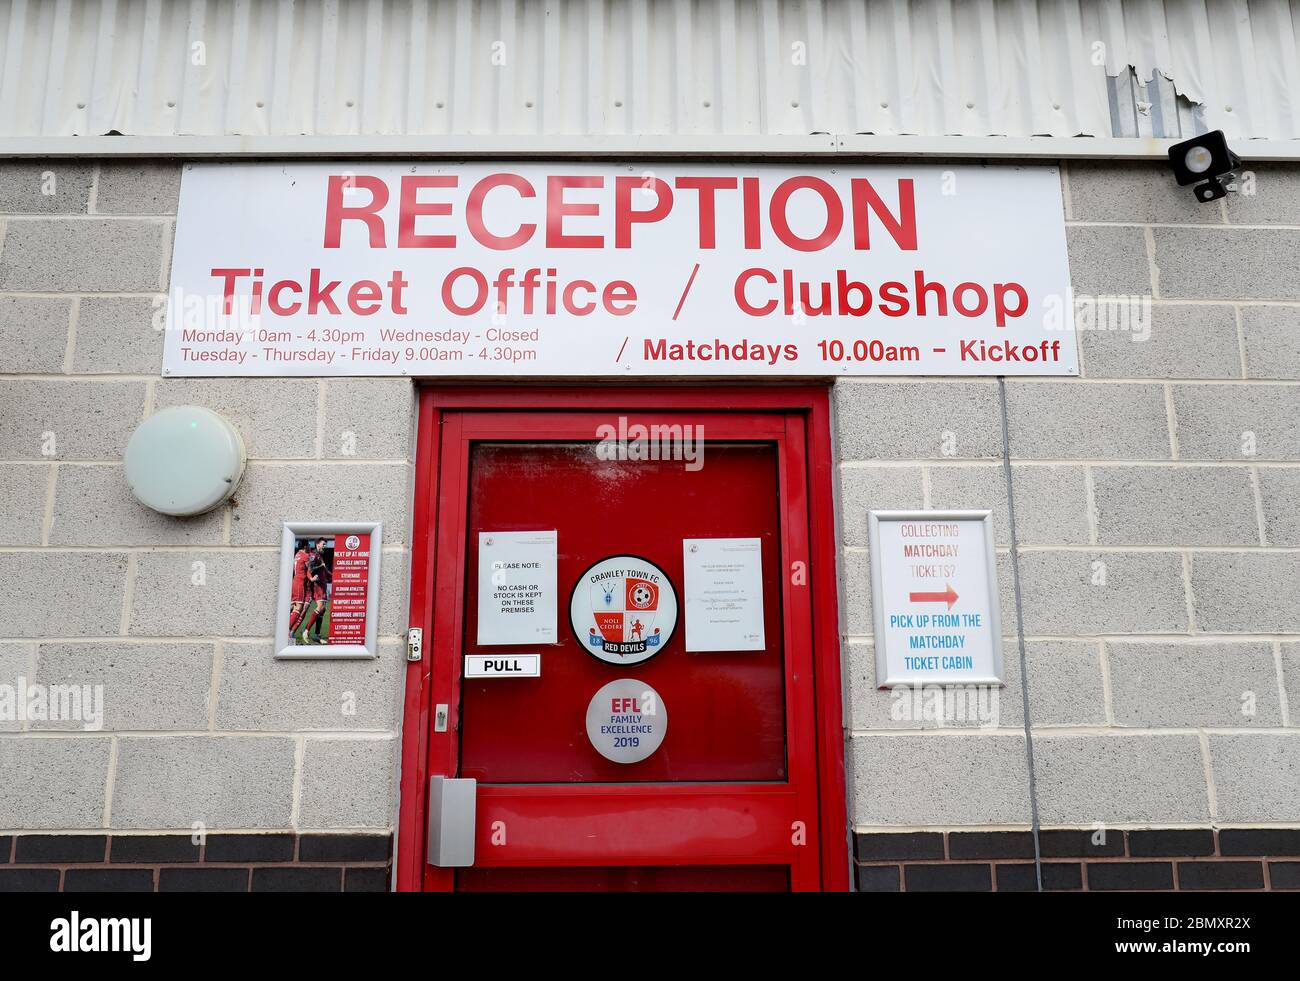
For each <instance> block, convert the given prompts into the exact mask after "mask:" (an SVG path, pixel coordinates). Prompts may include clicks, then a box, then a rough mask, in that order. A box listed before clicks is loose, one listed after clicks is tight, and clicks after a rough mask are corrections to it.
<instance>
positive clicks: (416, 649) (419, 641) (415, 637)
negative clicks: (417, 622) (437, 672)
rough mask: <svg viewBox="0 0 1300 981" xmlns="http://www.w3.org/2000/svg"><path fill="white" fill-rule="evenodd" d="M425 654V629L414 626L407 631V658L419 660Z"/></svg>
mask: <svg viewBox="0 0 1300 981" xmlns="http://www.w3.org/2000/svg"><path fill="white" fill-rule="evenodd" d="M423 656H424V631H423V630H421V629H420V628H419V627H412V628H411V629H410V630H408V631H407V632H406V659H407V660H408V661H418V660H420V658H421V657H423Z"/></svg>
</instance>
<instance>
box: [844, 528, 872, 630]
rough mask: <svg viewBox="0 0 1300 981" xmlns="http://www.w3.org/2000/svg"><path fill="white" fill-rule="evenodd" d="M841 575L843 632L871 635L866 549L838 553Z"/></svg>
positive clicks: (869, 585)
mask: <svg viewBox="0 0 1300 981" xmlns="http://www.w3.org/2000/svg"><path fill="white" fill-rule="evenodd" d="M840 574H841V576H843V580H842V585H841V588H840V601H841V603H842V604H843V607H844V611H843V614H842V616H843V620H844V629H845V632H846V633H848V634H849V635H850V636H870V635H871V632H872V631H871V561H870V559H869V558H868V557H867V550H866V549H860V550H855V551H849V550H847V549H846V550H844V551H843V552H842V553H841V555H840Z"/></svg>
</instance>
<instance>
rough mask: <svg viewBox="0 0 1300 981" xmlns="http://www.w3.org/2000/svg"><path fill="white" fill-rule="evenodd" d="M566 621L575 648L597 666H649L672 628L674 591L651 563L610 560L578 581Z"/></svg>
mask: <svg viewBox="0 0 1300 981" xmlns="http://www.w3.org/2000/svg"><path fill="white" fill-rule="evenodd" d="M569 622H570V623H572V624H573V632H574V633H575V634H576V635H577V637H578V643H580V644H582V646H583V647H584V648H586V650H587V653H589V654H592V655H594V656H595V657H598V658H600V659H601V660H602V661H607V662H609V663H610V664H636V663H638V662H640V661H648V660H649V659H650V658H652V657H654V656H655V655H656V654H658V653H659V652H660V651H661V650H663V649H664V646H665V645H666V644H667V643H668V639H669V638H670V637H671V636H672V634H673V628H675V627H676V626H677V591H676V590H675V589H674V588H673V584H672V583H671V582H670V581H669V579H668V576H667V575H666V574H665V573H664V571H663V570H662V569H660V568H659V567H658V566H657V565H655V564H654V563H653V562H647V561H646V560H645V559H642V558H638V557H637V556H635V555H611V556H610V557H609V558H607V559H601V560H600V561H599V562H597V563H596V564H595V565H593V566H592V567H591V568H590V569H588V570H587V571H586V572H584V573H583V574H582V575H581V576H579V577H578V581H577V583H576V584H575V585H574V587H573V595H572V597H570V599H569Z"/></svg>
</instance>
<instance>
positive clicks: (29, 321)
mask: <svg viewBox="0 0 1300 981" xmlns="http://www.w3.org/2000/svg"><path fill="white" fill-rule="evenodd" d="M71 318H72V300H71V299H70V298H65V297H49V296H0V365H4V370H5V371H6V372H12V373H14V374H19V373H31V374H54V375H57V374H62V372H63V356H64V353H65V348H66V347H67V343H68V324H69V322H70V321H71Z"/></svg>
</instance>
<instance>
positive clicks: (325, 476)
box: [230, 463, 411, 545]
mask: <svg viewBox="0 0 1300 981" xmlns="http://www.w3.org/2000/svg"><path fill="white" fill-rule="evenodd" d="M410 474H411V468H410V466H409V465H408V464H405V463H377V464H369V463H355V464H352V463H346V464H328V463H310V464H265V463H254V464H251V465H250V466H249V468H248V470H247V471H246V472H245V474H244V481H243V483H241V484H240V485H239V491H238V492H237V494H236V495H235V496H236V498H237V499H238V501H239V506H238V507H236V508H234V509H233V511H232V514H231V524H230V539H231V542H232V543H233V544H235V545H279V544H280V531H281V524H282V523H283V522H285V521H358V520H362V519H364V520H367V521H370V520H376V521H383V522H384V544H386V545H392V544H398V543H401V542H403V541H405V539H406V535H405V531H406V510H407V508H406V502H407V492H408V490H409V484H410Z"/></svg>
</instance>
